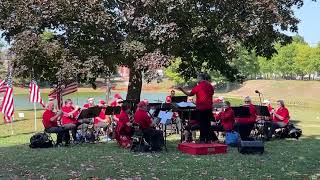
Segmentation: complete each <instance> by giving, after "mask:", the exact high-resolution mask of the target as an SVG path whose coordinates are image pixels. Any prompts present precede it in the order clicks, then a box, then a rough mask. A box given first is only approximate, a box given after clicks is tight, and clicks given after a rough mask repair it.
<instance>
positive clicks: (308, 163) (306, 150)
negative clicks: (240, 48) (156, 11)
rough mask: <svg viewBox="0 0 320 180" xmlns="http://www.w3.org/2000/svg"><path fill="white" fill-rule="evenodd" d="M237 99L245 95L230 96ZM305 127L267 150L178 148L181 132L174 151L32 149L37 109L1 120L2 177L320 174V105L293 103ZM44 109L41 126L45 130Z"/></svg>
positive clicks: (92, 147)
mask: <svg viewBox="0 0 320 180" xmlns="http://www.w3.org/2000/svg"><path fill="white" fill-rule="evenodd" d="M228 100H230V101H231V102H232V103H233V104H239V103H241V99H237V98H229V99H228ZM289 110H290V112H291V116H292V119H294V120H295V122H296V123H297V125H298V126H299V127H301V128H302V130H303V134H304V136H303V138H301V139H299V140H274V141H271V142H267V143H266V144H265V149H266V153H265V154H263V155H242V154H239V153H238V152H237V150H236V149H235V148H228V153H227V154H225V155H211V156H191V155H187V154H182V153H180V152H179V151H177V149H176V148H177V144H178V139H179V137H178V136H170V138H169V142H168V147H169V149H168V152H163V153H157V154H151V153H145V154H139V153H131V152H129V151H128V150H125V149H121V148H119V147H118V146H117V144H116V143H114V142H111V143H110V142H109V143H100V144H84V145H76V146H72V147H67V148H65V147H62V148H50V149H30V148H29V147H28V142H29V139H30V137H31V136H32V134H33V129H34V120H33V111H32V110H21V112H25V114H26V119H25V120H17V121H15V122H14V123H13V130H14V135H12V136H11V126H10V125H8V124H2V123H0V179H106V178H109V179H140V178H141V179H319V178H320V156H319V155H320V154H319V153H320V139H319V138H320V124H319V117H320V113H319V112H320V107H317V106H312V107H301V106H289ZM41 113H42V112H41V111H38V127H37V129H38V130H42V124H41Z"/></svg>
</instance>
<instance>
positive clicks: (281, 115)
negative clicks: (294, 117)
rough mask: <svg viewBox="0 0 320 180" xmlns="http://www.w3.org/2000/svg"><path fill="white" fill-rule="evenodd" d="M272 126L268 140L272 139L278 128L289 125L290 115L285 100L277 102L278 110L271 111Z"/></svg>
mask: <svg viewBox="0 0 320 180" xmlns="http://www.w3.org/2000/svg"><path fill="white" fill-rule="evenodd" d="M271 116H272V124H271V130H270V131H269V133H268V139H270V138H272V135H273V134H274V132H275V130H276V129H278V128H284V127H286V126H287V125H288V123H289V119H290V115H289V110H288V109H287V108H286V107H285V105H284V101H283V100H278V101H277V109H276V110H272V111H271Z"/></svg>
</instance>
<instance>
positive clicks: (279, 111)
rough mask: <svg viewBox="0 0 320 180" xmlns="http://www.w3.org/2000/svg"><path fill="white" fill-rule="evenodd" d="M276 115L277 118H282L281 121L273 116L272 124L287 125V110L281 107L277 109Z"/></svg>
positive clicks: (288, 116) (288, 117)
mask: <svg viewBox="0 0 320 180" xmlns="http://www.w3.org/2000/svg"><path fill="white" fill-rule="evenodd" d="M276 114H278V115H279V116H281V117H283V118H284V119H283V121H281V120H280V119H279V118H277V117H276V116H273V119H272V120H273V121H274V122H284V123H286V124H288V123H289V119H290V115H289V111H288V109H287V108H285V107H281V108H279V109H277V111H276Z"/></svg>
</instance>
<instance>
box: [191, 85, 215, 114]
mask: <svg viewBox="0 0 320 180" xmlns="http://www.w3.org/2000/svg"><path fill="white" fill-rule="evenodd" d="M190 94H191V95H192V96H193V95H196V102H197V103H196V106H197V109H198V110H209V109H212V96H213V94H214V87H213V86H212V85H211V84H210V83H209V82H208V81H200V82H199V83H198V85H197V86H196V87H194V88H193V89H192V90H191V92H190Z"/></svg>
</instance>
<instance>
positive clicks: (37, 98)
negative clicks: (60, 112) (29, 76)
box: [29, 80, 44, 107]
mask: <svg viewBox="0 0 320 180" xmlns="http://www.w3.org/2000/svg"><path fill="white" fill-rule="evenodd" d="M29 95H30V96H29V101H30V102H33V103H40V104H41V105H42V107H44V103H43V100H42V98H41V95H40V89H39V86H38V85H37V83H36V81H35V80H32V81H31V82H30V85H29Z"/></svg>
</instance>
